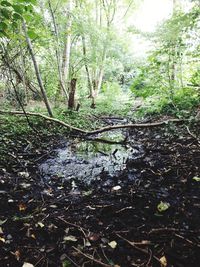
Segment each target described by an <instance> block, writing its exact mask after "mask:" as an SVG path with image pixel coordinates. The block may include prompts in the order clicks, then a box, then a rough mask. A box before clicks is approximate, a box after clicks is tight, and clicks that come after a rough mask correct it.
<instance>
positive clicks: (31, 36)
mask: <svg viewBox="0 0 200 267" xmlns="http://www.w3.org/2000/svg"><path fill="white" fill-rule="evenodd" d="M27 34H28V37H29V38H31V39H35V38H37V37H38V35H37V34H36V33H35V32H34V31H32V30H28V32H27Z"/></svg>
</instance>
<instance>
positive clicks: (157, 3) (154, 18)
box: [134, 0, 173, 32]
mask: <svg viewBox="0 0 200 267" xmlns="http://www.w3.org/2000/svg"><path fill="white" fill-rule="evenodd" d="M172 3H173V2H172V0H144V3H143V4H141V6H140V7H139V9H138V10H137V12H136V14H135V15H134V26H136V27H137V28H138V29H139V30H142V31H146V32H152V31H154V30H155V28H156V25H157V24H158V23H159V22H161V21H162V20H164V19H167V18H168V17H169V16H170V14H171V12H172Z"/></svg>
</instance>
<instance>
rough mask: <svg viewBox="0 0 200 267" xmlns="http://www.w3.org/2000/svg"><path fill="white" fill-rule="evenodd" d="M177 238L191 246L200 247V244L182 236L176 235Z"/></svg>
mask: <svg viewBox="0 0 200 267" xmlns="http://www.w3.org/2000/svg"><path fill="white" fill-rule="evenodd" d="M175 236H176V237H178V238H180V239H182V240H184V241H186V242H187V243H189V244H190V245H192V246H197V247H200V245H199V244H196V243H193V242H192V241H191V240H189V239H187V238H185V237H183V236H182V235H179V234H175Z"/></svg>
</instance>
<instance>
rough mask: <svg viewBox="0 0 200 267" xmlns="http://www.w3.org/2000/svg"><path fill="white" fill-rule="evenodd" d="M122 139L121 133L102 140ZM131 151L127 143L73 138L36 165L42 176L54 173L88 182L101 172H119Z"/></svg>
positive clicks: (49, 177) (134, 151)
mask: <svg viewBox="0 0 200 267" xmlns="http://www.w3.org/2000/svg"><path fill="white" fill-rule="evenodd" d="M124 138H125V136H124V135H123V133H122V132H115V133H114V134H109V136H105V137H104V139H106V140H111V141H117V142H118V141H121V140H123V139H124ZM134 153H136V154H137V153H138V150H134V149H133V148H131V146H129V145H122V144H107V143H102V142H96V141H82V140H79V139H75V140H71V141H67V142H66V143H64V144H63V145H62V147H60V148H57V149H55V152H54V155H53V156H52V157H51V158H49V159H47V160H46V161H45V162H43V163H42V164H41V165H40V172H41V174H42V176H43V177H44V178H46V179H51V177H52V176H54V177H55V176H56V177H58V178H62V179H73V180H75V179H79V180H82V181H84V182H85V183H90V182H91V181H92V180H96V179H98V178H100V175H101V174H102V173H107V174H108V175H110V176H112V175H114V174H115V173H116V172H120V171H123V170H124V169H125V168H126V161H127V159H128V158H129V157H130V156H132V155H133V154H134Z"/></svg>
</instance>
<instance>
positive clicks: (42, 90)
mask: <svg viewBox="0 0 200 267" xmlns="http://www.w3.org/2000/svg"><path fill="white" fill-rule="evenodd" d="M23 30H24V34H25V37H26V42H27V45H28V50H29V53H30V55H31V58H32V61H33V65H34V69H35V74H36V78H37V81H38V85H39V87H40V90H41V93H42V97H43V100H44V103H45V105H46V108H47V111H48V114H49V116H50V117H53V112H52V110H51V107H50V104H49V100H48V98H47V94H46V91H45V88H44V85H43V82H42V78H41V75H40V71H39V67H38V64H37V61H36V58H35V54H34V51H33V47H32V43H31V40H30V38H29V37H28V34H27V29H26V24H25V22H24V21H23Z"/></svg>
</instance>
